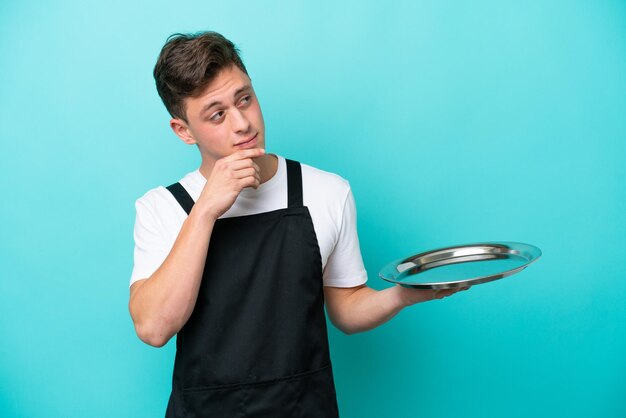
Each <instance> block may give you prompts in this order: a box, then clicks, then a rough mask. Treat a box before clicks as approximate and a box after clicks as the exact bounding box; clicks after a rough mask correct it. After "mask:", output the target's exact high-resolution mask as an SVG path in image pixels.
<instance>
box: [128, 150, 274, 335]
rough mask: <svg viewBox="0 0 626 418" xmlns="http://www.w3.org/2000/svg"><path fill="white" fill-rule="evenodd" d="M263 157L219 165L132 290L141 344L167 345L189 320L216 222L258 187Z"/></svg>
mask: <svg viewBox="0 0 626 418" xmlns="http://www.w3.org/2000/svg"><path fill="white" fill-rule="evenodd" d="M263 154H264V151H263V150H262V149H250V150H243V151H238V152H236V153H234V154H232V155H230V156H228V157H226V158H223V159H220V160H218V161H217V162H216V164H215V167H214V168H213V170H212V172H211V176H210V178H209V179H207V183H206V185H205V186H204V189H203V190H202V193H201V194H200V197H199V198H198V201H197V202H196V203H195V205H194V206H193V209H192V210H191V213H190V214H189V216H188V217H187V219H186V220H185V221H184V222H183V225H182V227H181V230H180V232H179V233H178V237H177V238H176V241H175V242H174V245H173V246H172V249H171V250H170V253H169V254H168V256H167V257H166V258H165V260H164V261H163V263H162V264H161V266H160V267H159V268H158V269H157V270H156V271H155V272H154V273H153V274H152V275H151V276H150V277H149V278H147V279H143V280H138V281H137V282H135V283H133V285H132V286H131V288H130V300H129V304H128V308H129V311H130V315H131V317H132V319H133V322H134V324H135V331H136V332H137V335H138V336H139V338H140V339H141V340H142V341H144V342H145V343H147V344H150V345H152V346H155V347H161V346H163V345H165V344H166V343H167V342H168V341H169V340H170V338H172V337H173V336H174V335H175V334H176V333H177V332H178V331H179V330H180V329H181V328H182V327H183V326H184V325H185V323H186V322H187V320H188V319H189V317H190V316H191V313H192V312H193V309H194V307H195V305H196V300H197V297H198V291H199V289H200V282H201V281H202V273H203V271H204V263H205V261H206V255H207V251H208V248H209V241H210V237H211V234H212V232H213V226H214V224H215V221H216V219H217V218H219V217H220V216H221V215H222V214H223V213H224V212H226V210H228V209H229V208H230V207H231V206H232V205H233V203H234V202H235V199H236V198H237V196H238V195H239V193H240V192H241V190H242V189H243V188H245V187H254V188H257V187H258V186H259V184H260V174H259V167H258V165H257V164H256V163H255V162H254V161H253V160H252V158H254V157H259V156H261V155H263Z"/></svg>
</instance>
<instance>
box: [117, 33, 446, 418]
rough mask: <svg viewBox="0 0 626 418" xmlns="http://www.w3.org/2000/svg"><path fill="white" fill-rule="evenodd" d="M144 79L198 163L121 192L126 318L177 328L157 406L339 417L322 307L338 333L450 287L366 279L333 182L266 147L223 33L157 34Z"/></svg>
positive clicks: (152, 327)
mask: <svg viewBox="0 0 626 418" xmlns="http://www.w3.org/2000/svg"><path fill="white" fill-rule="evenodd" d="M154 76H155V80H156V85H157V90H158V92H159V95H160V96H161V98H162V100H163V102H164V104H165V106H166V108H167V110H168V111H169V113H170V114H171V116H172V119H171V120H170V126H171V128H172V130H173V131H174V133H175V134H176V135H177V136H178V137H179V138H180V139H181V140H182V141H183V142H185V143H186V144H190V145H192V144H193V145H196V146H197V147H198V149H199V151H200V155H201V157H202V163H201V166H200V168H199V169H198V170H195V171H193V172H191V173H189V174H187V175H186V176H185V177H184V178H183V179H181V180H180V181H179V182H178V183H175V184H173V185H171V186H168V187H167V188H163V187H158V188H156V189H153V190H151V191H149V192H148V193H146V194H145V195H144V196H143V197H141V198H140V199H138V200H137V202H136V208H137V218H136V223H135V266H134V269H133V275H132V278H131V287H130V303H129V309H130V314H131V316H132V319H133V322H134V324H135V329H136V332H137V335H138V336H139V338H140V339H141V340H143V341H144V342H146V343H147V344H150V345H152V346H155V347H161V346H163V345H164V344H166V343H167V341H169V339H170V338H172V337H173V336H174V335H177V340H176V345H177V351H176V360H175V364H174V373H173V382H172V393H171V396H170V400H169V404H168V408H167V412H166V416H167V417H204V416H217V417H234V416H246V417H295V416H298V417H309V416H310V417H335V416H338V412H337V403H336V395H335V387H334V381H333V375H332V369H331V363H330V355H329V351H328V340H327V330H326V322H325V316H324V304H325V306H326V309H327V312H328V315H329V318H330V320H331V321H332V323H333V324H334V325H335V326H336V327H337V328H339V329H340V330H342V331H343V332H345V333H347V334H351V333H355V332H361V331H366V330H369V329H372V328H374V327H376V326H378V325H380V324H382V323H384V322H386V321H388V320H389V319H391V318H392V317H393V316H394V315H396V314H397V313H398V312H399V311H400V310H401V309H402V308H404V307H406V306H409V305H412V304H414V303H417V302H423V301H426V300H430V299H433V298H441V297H444V296H447V295H450V294H452V293H454V292H455V291H453V290H451V291H448V290H446V291H440V292H439V293H436V292H434V291H417V290H413V289H406V288H403V287H401V286H395V287H391V288H388V289H385V290H383V291H375V290H373V289H371V288H369V287H367V286H366V285H365V282H366V280H367V276H366V272H365V268H364V266H363V261H362V258H361V254H360V250H359V243H358V237H357V233H356V216H355V207H354V199H353V196H352V193H351V191H350V187H349V184H348V182H347V181H345V180H343V179H342V178H340V177H339V176H337V175H334V174H331V173H327V172H324V171H321V170H317V169H315V168H313V167H310V166H307V165H305V164H300V163H297V162H295V161H291V160H288V159H285V158H283V157H281V156H277V155H273V154H267V153H265V151H264V150H265V126H264V121H263V116H262V113H261V108H260V105H259V101H258V98H257V97H256V94H255V92H254V89H253V87H252V84H251V81H250V77H249V76H248V74H247V71H246V68H245V66H244V64H243V62H242V61H241V59H240V57H239V54H238V51H237V49H236V48H235V47H234V45H233V44H232V43H231V42H230V41H229V40H227V39H225V38H224V37H223V36H221V35H220V34H217V33H215V32H205V33H200V34H195V35H180V34H178V35H175V36H173V37H170V39H169V40H168V42H167V43H166V44H165V46H164V47H163V49H162V51H161V54H160V56H159V58H158V61H157V64H156V66H155V69H154Z"/></svg>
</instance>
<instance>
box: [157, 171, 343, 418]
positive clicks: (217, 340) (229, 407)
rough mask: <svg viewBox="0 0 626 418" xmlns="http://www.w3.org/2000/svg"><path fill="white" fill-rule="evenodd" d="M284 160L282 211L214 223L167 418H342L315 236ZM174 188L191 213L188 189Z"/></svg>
mask: <svg viewBox="0 0 626 418" xmlns="http://www.w3.org/2000/svg"><path fill="white" fill-rule="evenodd" d="M286 161H287V184H288V206H287V208H286V209H279V210H274V211H270V212H264V213H259V214H255V215H248V216H238V217H233V218H222V219H218V220H217V221H216V223H215V226H214V228H213V233H212V235H211V240H210V243H209V250H208V253H207V260H206V264H205V268H204V273H203V276H202V283H201V285H200V290H199V293H198V299H197V302H196V306H195V308H194V311H193V313H192V315H191V316H190V318H189V320H188V321H187V323H186V324H185V326H184V327H183V328H182V329H181V330H180V331H179V332H178V334H177V338H176V359H175V362H174V372H173V379H172V393H171V395H170V399H169V403H168V407H167V412H166V418H173V417H177V418H178V417H185V418H191V417H194V418H195V417H198V418H200V417H203V418H204V417H228V418H230V417H271V418H280V417H285V418H287V417H289V418H297V417H315V418H320V417H322V418H325V417H329V418H330V417H338V410H337V400H336V394H335V385H334V381H333V374H332V367H331V362H330V354H329V348H328V337H327V329H326V318H325V316H324V293H323V283H322V263H321V256H320V252H319V246H318V243H317V236H316V235H315V230H314V228H313V222H312V220H311V215H310V213H309V210H308V208H307V207H305V206H303V201H302V173H301V167H300V164H299V163H297V162H295V161H291V160H286ZM168 189H169V190H170V192H172V194H173V195H174V197H175V198H176V200H177V201H178V202H179V203H180V204H181V206H182V207H183V209H184V210H185V211H186V212H187V214H189V213H190V211H191V208H192V207H193V203H194V202H193V199H192V198H191V197H190V196H189V194H188V193H187V191H186V190H185V189H184V188H183V187H182V186H181V185H180V183H176V184H174V185H172V186H169V187H168Z"/></svg>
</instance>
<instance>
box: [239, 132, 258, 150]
mask: <svg viewBox="0 0 626 418" xmlns="http://www.w3.org/2000/svg"><path fill="white" fill-rule="evenodd" d="M257 135H258V133H256V134H254V136H253V137H252V138H248V139H245V140H243V141H241V142H239V143H237V144H235V146H236V147H239V146H245V145H248V144H250V143H252V142H253V141H254V140H255V139H256V137H257Z"/></svg>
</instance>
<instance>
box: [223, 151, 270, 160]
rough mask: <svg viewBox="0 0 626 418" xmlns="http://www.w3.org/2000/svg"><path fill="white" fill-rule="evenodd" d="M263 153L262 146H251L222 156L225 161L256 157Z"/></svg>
mask: <svg viewBox="0 0 626 418" xmlns="http://www.w3.org/2000/svg"><path fill="white" fill-rule="evenodd" d="M264 154H265V150H264V149H263V148H251V149H243V150H239V151H237V152H234V153H232V154H230V155H229V156H228V157H224V160H225V161H237V160H243V159H244V158H256V157H260V156H262V155H264Z"/></svg>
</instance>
